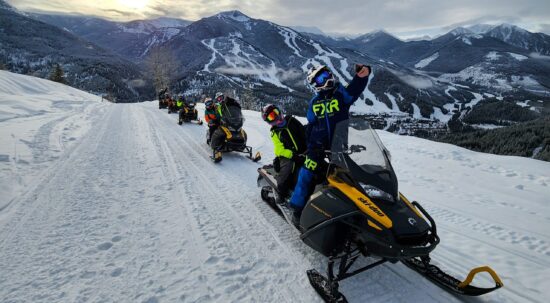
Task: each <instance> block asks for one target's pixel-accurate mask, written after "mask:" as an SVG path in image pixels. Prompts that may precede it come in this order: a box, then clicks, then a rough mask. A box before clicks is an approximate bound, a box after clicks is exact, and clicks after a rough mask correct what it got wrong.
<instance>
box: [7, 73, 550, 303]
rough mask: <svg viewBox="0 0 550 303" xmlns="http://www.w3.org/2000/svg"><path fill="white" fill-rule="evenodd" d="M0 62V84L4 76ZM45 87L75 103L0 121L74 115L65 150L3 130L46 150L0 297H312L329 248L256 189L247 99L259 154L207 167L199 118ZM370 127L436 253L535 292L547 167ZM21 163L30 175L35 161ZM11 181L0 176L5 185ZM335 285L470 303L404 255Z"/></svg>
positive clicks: (373, 295)
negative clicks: (406, 262) (317, 245)
mask: <svg viewBox="0 0 550 303" xmlns="http://www.w3.org/2000/svg"><path fill="white" fill-rule="evenodd" d="M0 75H2V76H3V77H0V79H3V80H2V81H4V82H2V83H5V82H6V81H8V80H9V79H12V78H13V77H14V76H12V75H8V77H7V79H8V80H6V75H5V74H0ZM24 80H25V81H28V84H29V85H27V88H23V87H21V88H20V90H19V91H13V93H16V95H15V96H17V98H18V100H23V99H27V98H30V97H31V96H32V95H33V93H32V91H31V90H33V89H34V87H36V86H38V85H34V83H35V82H36V83H38V82H40V80H35V79H32V80H31V79H28V77H25V78H24ZM48 83H49V82H48ZM44 85H45V84H44ZM50 88H51V89H53V91H50V93H49V94H50V95H51V96H52V98H53V99H52V100H56V98H59V100H68V99H67V98H68V96H69V95H70V94H71V93H73V94H74V98H75V99H78V98H81V99H78V100H79V101H80V102H81V103H80V105H79V106H73V109H71V110H65V111H62V110H60V109H57V108H56V107H54V106H50V107H47V106H44V108H47V109H49V110H50V111H51V112H45V113H40V114H35V115H32V116H31V117H27V118H24V117H21V118H12V119H10V120H4V121H1V122H0V125H1V126H2V127H1V129H2V132H4V129H5V128H6V127H12V126H11V125H15V123H16V121H17V120H18V119H21V122H20V123H19V125H20V126H21V125H25V123H24V122H23V121H30V122H29V124H31V125H36V127H38V126H40V125H46V124H47V123H46V124H39V121H40V122H41V121H43V120H41V119H47V118H49V119H51V120H49V121H57V120H56V119H60V117H66V119H65V120H60V121H58V122H56V123H57V124H54V125H58V126H64V127H66V128H70V127H71V124H69V123H66V122H64V121H69V120H68V119H74V120H72V121H73V124H72V125H73V126H74V127H77V126H79V127H81V131H79V132H78V136H75V137H74V138H75V139H74V141H72V142H73V143H72V145H71V146H69V147H68V148H64V149H62V150H60V151H59V152H54V151H53V150H51V148H52V147H51V145H50V146H48V144H45V143H44V141H47V140H44V139H41V138H44V137H45V136H46V135H44V134H43V133H48V131H46V130H48V129H49V128H48V127H46V126H42V127H39V128H38V129H43V131H42V132H41V131H38V132H34V133H32V134H26V133H25V132H23V131H21V132H19V131H16V129H15V128H12V130H11V133H13V134H14V136H23V135H24V136H26V137H25V138H27V139H26V140H32V139H33V138H34V139H35V140H34V141H35V142H37V143H36V144H34V145H29V146H28V153H36V154H38V155H42V156H39V157H37V158H33V157H31V156H28V157H27V158H26V159H27V161H28V162H30V163H29V164H27V165H30V166H34V167H38V165H39V163H38V162H39V161H38V160H41V161H42V162H41V163H42V166H41V171H40V172H39V174H38V172H37V174H38V176H35V177H34V179H33V180H34V181H33V182H32V184H26V185H27V187H26V188H23V187H22V186H21V187H18V188H15V189H13V191H14V193H15V196H16V197H15V198H14V199H13V200H11V203H9V205H8V206H7V207H4V208H3V209H2V210H1V211H0V247H1V249H0V298H2V301H7V302H75V301H93V302H96V301H105V302H174V301H181V302H320V299H319V297H318V296H317V295H316V294H315V292H314V291H313V290H312V288H311V287H310V286H309V283H308V281H307V277H306V275H305V270H306V269H309V268H312V267H315V268H317V269H321V270H322V269H323V264H324V262H325V261H326V260H325V259H324V258H323V257H321V256H320V255H319V254H317V253H315V252H314V251H313V250H311V249H310V248H308V247H307V246H306V245H305V244H303V243H301V242H300V240H299V239H298V236H297V235H296V234H294V233H293V232H292V231H291V229H289V227H288V226H287V225H286V224H285V223H284V222H283V221H282V220H281V219H280V218H279V217H278V216H276V215H274V214H273V213H272V211H271V210H270V209H269V208H268V207H267V206H265V205H264V203H263V202H262V201H261V199H260V198H259V190H258V188H256V177H257V174H256V168H257V167H258V166H259V165H262V164H265V163H268V162H269V161H270V159H271V157H272V152H271V149H272V147H271V142H270V139H269V129H268V126H267V125H266V124H265V123H263V122H262V121H261V119H260V117H259V114H258V113H257V112H252V111H246V112H245V117H246V122H245V129H246V130H247V132H248V134H249V141H250V144H251V145H252V146H253V147H254V148H255V150H260V151H262V152H263V154H264V160H262V161H263V163H260V164H256V163H252V162H251V161H249V160H247V159H245V158H244V157H242V156H240V155H233V154H228V155H226V156H225V157H224V160H223V161H222V162H221V163H219V164H214V163H212V162H211V161H210V160H209V158H208V155H209V150H208V147H207V146H206V145H205V143H204V134H205V131H206V127H205V126H199V125H194V124H186V125H183V126H179V125H177V123H176V116H175V115H167V114H166V112H165V111H164V110H162V111H161V110H158V109H157V107H156V103H155V102H151V103H143V104H104V105H101V104H99V103H97V102H86V100H91V101H93V98H92V97H93V96H91V97H90V99H87V98H88V97H86V95H85V94H84V93H80V94H79V93H76V92H73V91H70V90H69V89H67V88H61V87H59V86H57V84H56V85H55V87H54V86H52V87H50ZM8 89H9V88H8V86H7V85H1V86H0V91H1V93H2V95H0V110H2V111H14V109H13V107H14V106H13V105H10V104H9V103H6V102H5V101H6V100H7V99H8V98H10V97H11V96H12V94H10V93H6V91H7V90H8ZM44 94H45V92H42V93H41V95H44ZM56 96H57V97H56ZM88 96H89V95H88ZM69 100H70V99H69ZM44 102H46V101H44ZM37 103H38V102H37ZM84 104H86V105H87V106H86V105H84ZM201 111H202V109H201ZM23 119H31V120H23ZM44 121H45V122H46V120H44ZM83 125H84V126H83ZM85 125H88V127H85ZM55 128H56V127H54V129H55ZM62 129H63V128H62ZM85 130H91V131H85ZM49 134H50V135H48V136H47V137H48V138H58V139H59V138H62V136H61V137H58V136H57V135H55V134H57V133H56V132H55V131H50V132H49ZM380 135H381V138H382V140H383V142H385V143H386V145H387V147H388V149H389V150H390V151H391V153H392V155H393V161H394V162H393V164H394V167H396V170H397V174H398V177H399V179H400V188H401V191H402V192H403V193H405V194H406V195H408V196H409V197H410V198H411V199H416V200H418V201H420V202H421V203H422V204H423V205H424V206H425V208H426V209H427V210H428V211H430V212H431V213H432V216H433V217H434V219H435V220H436V221H437V222H438V226H439V232H440V235H441V238H442V242H441V244H440V245H439V248H438V249H436V251H435V252H434V254H433V257H434V260H435V262H436V263H439V264H442V266H443V267H444V268H445V269H446V270H448V271H450V272H452V273H454V274H456V275H457V276H459V277H463V276H464V275H465V273H466V272H467V270H468V269H469V268H471V267H473V266H478V265H484V264H489V265H491V266H492V267H493V268H494V269H495V270H496V271H497V272H498V273H499V274H500V275H501V277H502V278H503V281H504V283H505V288H503V289H501V290H499V291H497V292H495V293H492V294H490V295H487V296H484V297H481V298H480V299H479V300H475V301H476V302H545V301H546V299H545V298H546V297H547V296H548V295H550V290H548V287H545V286H546V285H547V282H546V281H547V280H548V278H549V274H550V272H549V268H550V260H549V258H548V256H549V255H550V248H549V245H548V243H550V235H549V232H548V230H549V229H548V226H549V225H550V212H549V207H550V205H549V203H548V202H549V201H548V197H550V189H549V185H550V174H549V172H550V164H549V163H546V162H541V161H537V160H531V159H526V158H519V157H503V156H494V155H488V154H481V153H475V152H471V151H468V150H465V149H462V148H458V147H455V146H452V145H447V144H441V143H435V142H431V141H426V140H422V139H418V138H414V137H402V136H397V135H394V134H390V133H386V132H380ZM5 138H6V136H5V135H4V134H3V135H2V140H6V139H5ZM4 146H6V145H5V144H4V141H2V148H3V149H4ZM8 153H10V149H9V148H6V151H4V150H3V151H2V154H8ZM52 155H55V157H54V156H52ZM2 164H6V166H2V169H3V170H2V176H4V171H5V170H4V169H5V168H6V167H8V165H11V166H21V164H18V163H17V162H16V161H15V159H13V155H12V154H9V156H8V158H7V159H6V161H4V162H2ZM17 172H18V175H19V176H20V177H21V178H23V179H26V178H30V177H32V176H31V174H32V172H31V171H29V170H24V171H23V170H21V171H17ZM10 182H12V181H11V180H9V179H7V178H2V180H1V183H0V185H2V187H5V186H9V185H10V184H11V183H10ZM1 197H2V198H1V200H0V202H1V203H2V204H4V205H5V204H6V200H5V198H4V197H5V196H4V195H2V196H1ZM476 283H479V284H483V283H485V284H486V283H487V279H486V277H479V278H478V279H476ZM341 289H342V291H343V292H344V293H345V294H346V295H347V297H348V299H349V301H350V302H407V303H410V302H462V301H464V302H471V300H467V299H465V298H459V297H455V296H452V295H450V294H447V293H445V292H443V291H442V290H441V289H439V288H438V287H436V286H434V285H432V284H430V283H429V282H427V281H426V280H425V279H423V278H421V277H420V276H418V275H417V274H416V273H414V272H411V271H410V270H409V269H407V268H406V267H405V266H403V265H401V264H389V265H384V266H381V267H379V268H375V269H373V270H372V271H369V272H367V273H364V274H362V275H359V276H357V277H353V278H351V279H349V280H347V281H345V282H344V283H342V287H341Z"/></svg>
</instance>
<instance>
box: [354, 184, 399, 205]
mask: <svg viewBox="0 0 550 303" xmlns="http://www.w3.org/2000/svg"><path fill="white" fill-rule="evenodd" d="M359 185H361V188H363V190H364V191H365V193H366V194H367V196H369V197H370V198H373V199H382V200H385V201H389V202H394V200H393V197H392V195H390V194H388V193H387V192H385V191H383V190H381V189H380V188H378V187H376V186H372V185H370V184H365V183H362V182H359Z"/></svg>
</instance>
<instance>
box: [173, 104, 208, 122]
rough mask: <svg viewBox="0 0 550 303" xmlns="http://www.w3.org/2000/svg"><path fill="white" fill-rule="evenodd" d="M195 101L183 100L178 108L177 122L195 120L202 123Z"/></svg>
mask: <svg viewBox="0 0 550 303" xmlns="http://www.w3.org/2000/svg"><path fill="white" fill-rule="evenodd" d="M195 106H196V103H195V102H185V103H184V104H183V108H182V109H180V112H179V119H178V124H179V125H182V124H183V122H191V121H195V122H196V123H197V124H199V125H202V120H201V119H200V118H199V113H198V111H197V109H196V108H195Z"/></svg>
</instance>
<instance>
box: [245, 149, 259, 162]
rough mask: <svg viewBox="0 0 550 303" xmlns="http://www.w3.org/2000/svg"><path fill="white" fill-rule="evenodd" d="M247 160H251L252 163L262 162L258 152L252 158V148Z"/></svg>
mask: <svg viewBox="0 0 550 303" xmlns="http://www.w3.org/2000/svg"><path fill="white" fill-rule="evenodd" d="M248 159H250V160H252V162H258V161H260V160H262V154H261V153H260V152H256V154H255V155H254V157H252V147H251V148H250V154H249V155H248Z"/></svg>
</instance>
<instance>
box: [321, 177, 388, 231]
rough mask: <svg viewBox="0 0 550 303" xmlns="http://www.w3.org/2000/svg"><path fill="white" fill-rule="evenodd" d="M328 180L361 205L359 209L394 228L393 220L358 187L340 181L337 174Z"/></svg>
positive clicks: (384, 224)
mask: <svg viewBox="0 0 550 303" xmlns="http://www.w3.org/2000/svg"><path fill="white" fill-rule="evenodd" d="M328 182H329V184H330V185H332V186H333V187H335V188H336V189H338V190H339V191H341V192H342V193H343V194H345V195H346V196H347V197H348V198H349V199H350V200H352V201H353V202H354V203H355V205H357V207H359V209H361V210H362V211H363V212H364V213H366V214H367V215H369V216H370V217H371V218H373V219H374V220H375V221H376V222H378V223H380V224H381V225H382V226H384V227H385V228H392V226H393V222H392V220H391V219H390V218H389V217H388V216H386V214H384V212H383V211H382V210H380V209H379V208H378V206H376V204H374V203H373V202H372V201H371V200H370V199H369V198H368V197H367V196H365V195H364V194H363V193H362V192H360V191H359V190H358V189H357V188H355V187H353V186H350V185H349V184H347V183H345V182H342V181H340V180H339V179H337V178H336V177H335V176H330V177H328Z"/></svg>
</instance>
